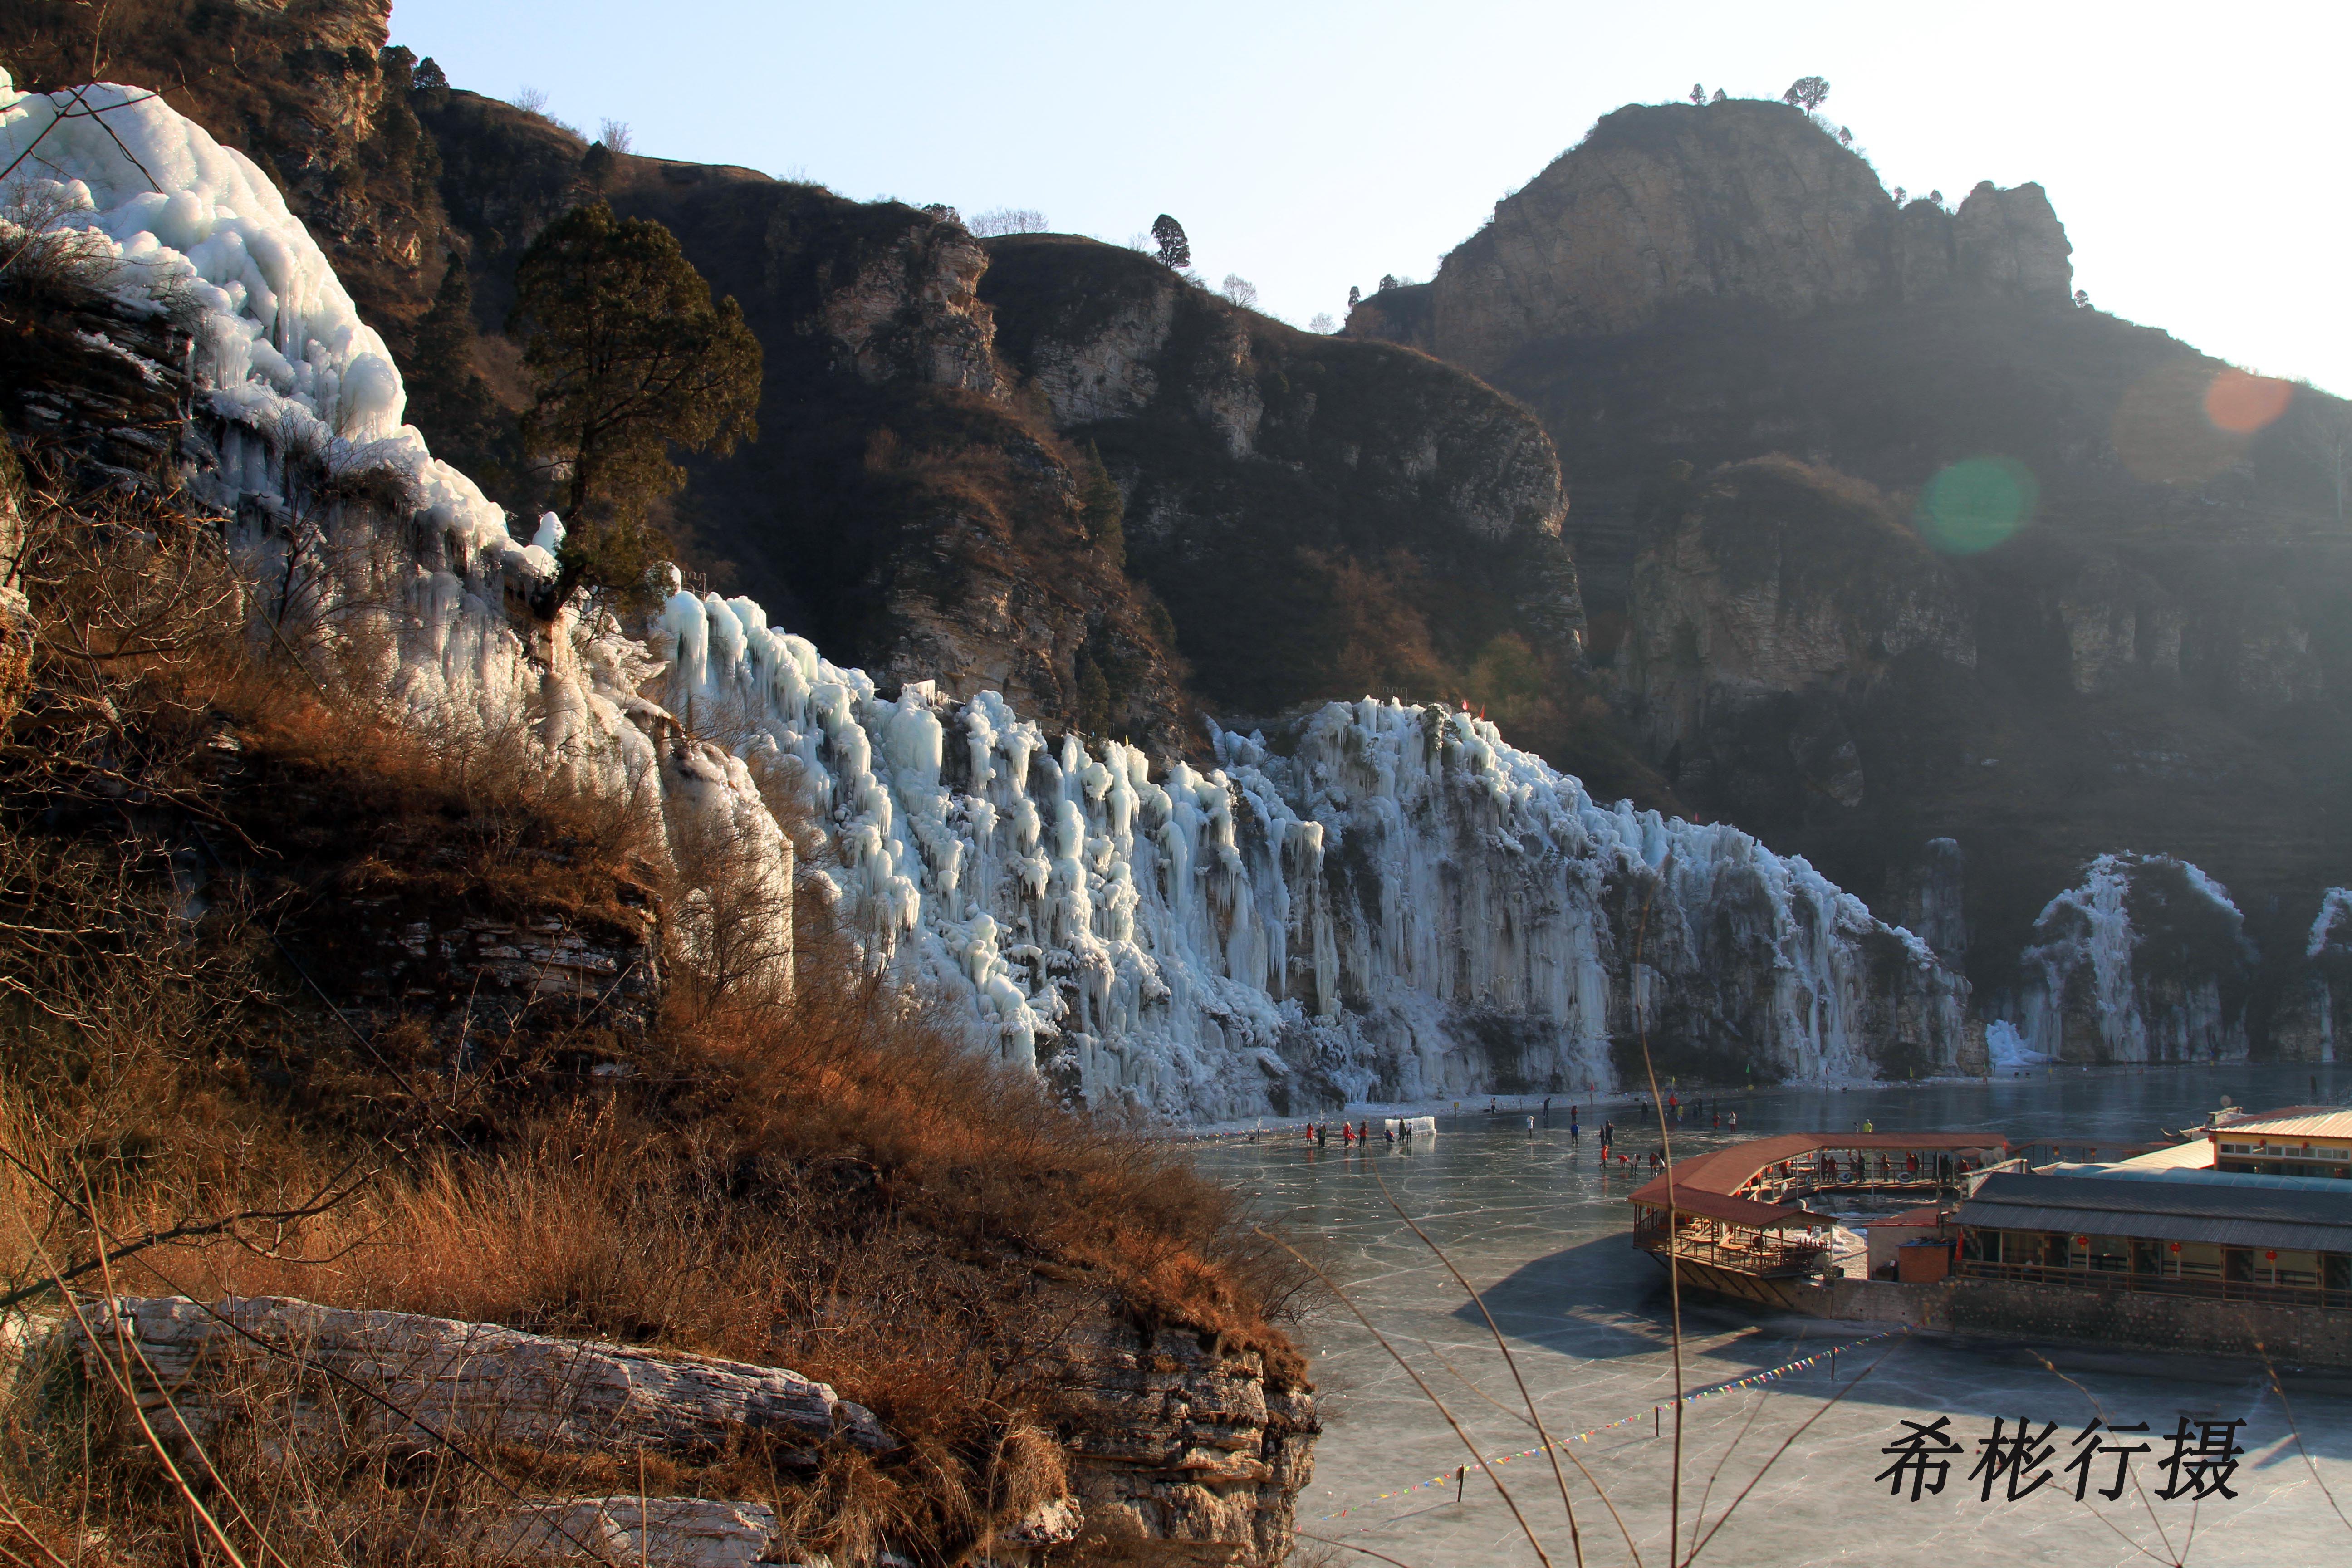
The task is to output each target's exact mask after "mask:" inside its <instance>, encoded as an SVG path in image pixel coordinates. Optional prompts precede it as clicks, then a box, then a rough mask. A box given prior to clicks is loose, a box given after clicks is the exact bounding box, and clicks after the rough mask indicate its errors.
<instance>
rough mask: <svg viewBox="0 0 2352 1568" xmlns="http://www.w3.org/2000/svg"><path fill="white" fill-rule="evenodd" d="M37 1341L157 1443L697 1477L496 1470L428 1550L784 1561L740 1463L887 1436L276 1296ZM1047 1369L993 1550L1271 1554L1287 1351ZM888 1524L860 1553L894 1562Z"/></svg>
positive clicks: (1107, 1329) (578, 1357) (783, 1533)
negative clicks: (599, 1485) (496, 1489)
mask: <svg viewBox="0 0 2352 1568" xmlns="http://www.w3.org/2000/svg"><path fill="white" fill-rule="evenodd" d="M49 1343H50V1348H49V1349H48V1350H47V1351H44V1350H41V1349H38V1348H36V1349H34V1350H33V1351H32V1352H31V1353H30V1354H29V1355H28V1356H26V1359H25V1361H24V1363H23V1371H22V1373H19V1375H23V1374H27V1373H28V1374H29V1375H31V1376H33V1377H35V1378H46V1377H48V1376H51V1375H53V1374H54V1373H55V1371H56V1365H57V1363H56V1358H57V1356H58V1355H59V1354H62V1355H63V1356H64V1357H65V1358H68V1359H69V1360H70V1361H72V1362H74V1363H79V1366H80V1368H81V1371H82V1375H84V1376H86V1377H88V1378H89V1379H90V1380H91V1381H92V1382H94V1383H97V1384H100V1385H101V1386H103V1385H104V1384H105V1382H106V1375H105V1373H104V1372H103V1371H102V1370H101V1369H102V1368H103V1367H106V1366H112V1367H114V1368H117V1369H119V1370H121V1371H122V1372H123V1374H124V1375H125V1376H126V1377H127V1378H128V1380H129V1386H130V1388H131V1393H132V1394H133V1395H134V1396H135V1398H136V1401H137V1405H138V1409H139V1414H140V1415H142V1416H143V1417H144V1419H145V1421H146V1422H147V1424H148V1425H149V1426H151V1427H152V1429H153V1430H154V1431H155V1432H156V1433H157V1435H158V1436H161V1437H162V1438H163V1440H165V1441H166V1442H167V1443H169V1444H172V1445H174V1446H181V1447H185V1446H189V1445H204V1446H205V1447H209V1448H213V1449H215V1451H217V1449H218V1447H219V1444H220V1441H221V1438H222V1435H223V1433H224V1432H225V1431H226V1430H228V1429H230V1428H233V1427H259V1428H260V1430H259V1431H258V1432H256V1433H253V1434H251V1436H258V1437H260V1439H261V1442H262V1445H263V1446H264V1447H265V1448H267V1449H269V1450H273V1451H279V1452H284V1451H289V1450H290V1451H291V1452H294V1453H299V1454H301V1455H304V1456H308V1457H311V1458H327V1459H329V1460H330V1461H332V1460H334V1459H335V1458H338V1457H350V1456H354V1455H359V1454H365V1455H368V1456H370V1457H371V1458H373V1459H374V1460H377V1461H379V1462H380V1461H381V1460H383V1459H385V1458H402V1457H414V1456H419V1455H422V1456H426V1457H438V1458H444V1459H447V1458H450V1457H451V1456H453V1455H456V1454H464V1455H466V1456H468V1457H469V1458H472V1459H473V1460H474V1462H476V1463H479V1462H480V1461H481V1459H482V1458H484V1457H488V1456H493V1455H495V1456H499V1457H500V1458H507V1459H511V1458H514V1457H516V1456H519V1455H533V1456H546V1455H562V1456H572V1457H574V1458H583V1459H587V1460H590V1461H593V1460H596V1459H599V1458H604V1459H613V1458H619V1459H625V1460H630V1461H634V1462H639V1463H640V1465H641V1460H642V1457H644V1456H651V1457H653V1458H656V1459H657V1460H660V1461H664V1462H665V1468H664V1469H663V1470H662V1471H661V1474H662V1475H663V1476H664V1477H665V1478H666V1479H670V1480H672V1481H673V1482H674V1481H676V1480H677V1479H680V1478H681V1477H684V1478H690V1480H689V1484H690V1485H693V1486H695V1487H698V1489H700V1490H701V1491H702V1492H703V1493H704V1495H702V1496H662V1495H653V1496H647V1495H645V1494H643V1493H632V1494H629V1495H625V1496H571V1495H555V1496H530V1495H527V1494H526V1493H523V1492H520V1491H518V1490H517V1489H515V1488H513V1487H504V1488H501V1489H500V1491H501V1492H502V1494H503V1495H501V1496H498V1497H494V1498H491V1499H488V1500H485V1502H484V1503H482V1504H481V1505H479V1506H473V1507H467V1508H463V1509H460V1510H455V1511H452V1512H445V1513H441V1514H436V1515H433V1516H429V1517H420V1518H418V1519H416V1520H415V1521H413V1524H414V1527H415V1529H417V1530H418V1531H419V1532H420V1534H421V1535H422V1536H423V1537H424V1538H425V1539H429V1540H431V1541H433V1542H436V1543H439V1544H441V1545H444V1546H449V1547H456V1548H458V1549H461V1550H473V1551H490V1552H497V1553H498V1554H499V1555H500V1556H501V1557H511V1558H514V1559H517V1560H520V1561H527V1562H555V1561H563V1560H567V1559H575V1558H587V1559H591V1560H593V1559H598V1558H603V1559H604V1560H606V1561H612V1562H627V1563H635V1562H638V1561H641V1560H642V1561H645V1562H648V1563H655V1562H657V1563H665V1564H666V1565H667V1568H752V1565H753V1564H755V1563H799V1562H802V1561H803V1560H804V1557H803V1552H802V1551H801V1550H800V1549H799V1548H798V1547H797V1546H796V1545H795V1544H794V1542H793V1541H792V1539H791V1533H790V1531H789V1530H788V1529H787V1528H786V1526H785V1524H784V1522H783V1521H782V1519H781V1517H780V1515H779V1513H778V1510H777V1508H776V1507H775V1506H774V1505H775V1498H774V1496H773V1495H772V1488H771V1489H762V1490H761V1491H760V1492H758V1493H756V1494H751V1495H739V1493H740V1490H741V1489H742V1485H743V1483H742V1480H741V1477H742V1475H743V1474H744V1473H746V1472H747V1469H748V1470H749V1471H751V1472H762V1471H764V1472H768V1473H771V1474H773V1473H776V1472H781V1474H782V1476H783V1477H784V1478H786V1479H805V1477H806V1475H807V1473H808V1472H810V1471H813V1470H814V1469H815V1468H817V1467H818V1466H819V1465H820V1464H821V1463H823V1462H824V1460H825V1458H826V1457H827V1456H838V1455H841V1454H845V1453H848V1452H853V1451H854V1452H856V1453H858V1454H862V1455H864V1456H866V1458H868V1459H869V1460H871V1461H875V1462H879V1463H882V1464H885V1465H887V1464H890V1463H893V1462H894V1456H896V1455H898V1453H899V1452H900V1450H901V1448H902V1447H903V1446H902V1445H901V1444H900V1443H899V1441H898V1439H897V1438H895V1437H893V1436H891V1434H890V1433H889V1432H888V1431H887V1430H886V1429H885V1428H884V1426H883V1425H882V1423H880V1422H879V1421H877V1419H876V1418H875V1416H874V1415H873V1413H872V1412H870V1411H868V1410H866V1408H865V1407H864V1406H863V1405H856V1404H854V1403H852V1402H850V1401H847V1400H844V1399H841V1398H839V1397H837V1396H836V1395H835V1393H834V1391H833V1389H832V1388H831V1387H830V1386H828V1385H827V1384H822V1383H815V1382H812V1381H810V1380H809V1379H806V1378H803V1377H801V1376H800V1375H799V1374H797V1373H793V1372H789V1371H784V1370H782V1369H779V1368H774V1367H763V1366H755V1365H751V1364H749V1363H740V1362H730V1361H722V1360H719V1359H716V1358H712V1357H708V1356H696V1355H686V1354H680V1353H677V1352H667V1351H666V1352H652V1351H645V1350H637V1349H633V1348H631V1347H627V1346H623V1345H616V1344H605V1343H599V1342H591V1341H579V1340H562V1339H553V1338H549V1337H547V1336H544V1335H539V1334H528V1333H521V1332H518V1331H514V1330H511V1329H506V1328H501V1327H499V1326H498V1325H496V1324H490V1323H467V1322H457V1321H450V1320H446V1319H440V1318H430V1317H420V1316H416V1315H414V1314H410V1313H403V1312H385V1311H354V1310H344V1309H339V1308H332V1307H323V1306H320V1305H318V1304H316V1303H313V1302H310V1301H302V1300H293V1299H290V1298H285V1297H252V1298H235V1297H232V1298H224V1299H223V1300H217V1301H212V1302H199V1301H194V1300H188V1299H186V1298H183V1297H151V1298H127V1297H126V1298H119V1299H116V1300H95V1301H91V1302H89V1303H86V1304H84V1305H83V1306H82V1307H81V1308H80V1310H79V1313H78V1314H67V1315H64V1316H62V1317H61V1318H60V1320H59V1321H58V1327H57V1328H56V1330H55V1331H54V1332H53V1333H52V1334H51V1336H50V1342H49ZM126 1346H127V1347H130V1348H131V1351H132V1352H135V1353H132V1354H130V1355H128V1356H126V1354H125V1347H126ZM126 1363H127V1364H126ZM11 1370H12V1371H15V1370H16V1369H14V1368H12V1369H11ZM1045 1389H1046V1394H1045V1411H1044V1418H1045V1420H1046V1421H1047V1422H1048V1423H1049V1424H1050V1426H1051V1427H1052V1429H1053V1432H1054V1433H1055V1436H1057V1438H1058V1440H1059V1444H1060V1447H1061V1449H1062V1454H1063V1458H1062V1464H1063V1466H1064V1468H1065V1470H1066V1474H1067V1477H1068V1483H1067V1487H1066V1489H1061V1488H1055V1489H1053V1490H1054V1491H1055V1494H1056V1495H1053V1496H1049V1497H1045V1498H1044V1499H1042V1500H1036V1501H1034V1502H1031V1503H1028V1504H1026V1505H1017V1513H1018V1517H1013V1518H1008V1519H1006V1520H1004V1521H1002V1522H1000V1523H998V1524H997V1525H996V1526H995V1527H994V1528H993V1529H992V1531H989V1534H988V1541H989V1546H988V1560H989V1561H992V1562H994V1563H1000V1564H1004V1565H1007V1568H1009V1565H1011V1564H1016V1563H1032V1562H1045V1561H1054V1560H1056V1559H1055V1558H1053V1557H1052V1556H1051V1555H1050V1553H1051V1552H1052V1551H1053V1549H1055V1548H1056V1547H1063V1546H1066V1545H1069V1544H1070V1543H1072V1542H1076V1543H1078V1544H1077V1546H1076V1550H1078V1551H1079V1552H1082V1553H1084V1554H1085V1556H1084V1560H1085V1561H1088V1562H1123V1563H1171V1564H1174V1563H1189V1564H1202V1565H1206V1564H1230V1565H1233V1568H1275V1565H1276V1564H1278V1563H1282V1562H1283V1561H1284V1560H1285V1559H1286V1556H1287V1555H1288V1552H1289V1551H1290V1547H1291V1545H1292V1543H1293V1542H1294V1540H1295V1531H1296V1519H1295V1512H1296V1507H1297V1497H1298V1494H1299V1492H1300V1491H1301V1490H1302V1489H1304V1488H1305V1487H1306V1485H1307V1481H1308V1480H1309V1479H1311V1477H1312V1476H1313V1474H1314V1459H1313V1451H1314V1443H1315V1438H1316V1436H1317V1435H1318V1433H1319V1432H1320V1431H1321V1430H1322V1428H1321V1426H1319V1425H1318V1422H1317V1420H1316V1415H1315V1402H1314V1398H1313V1396H1312V1395H1311V1394H1309V1393H1308V1392H1307V1390H1306V1389H1305V1387H1304V1386H1302V1385H1301V1384H1300V1383H1299V1381H1298V1378H1297V1373H1296V1371H1295V1370H1294V1369H1288V1368H1286V1369H1280V1370H1276V1369H1270V1368H1269V1367H1268V1365H1267V1363H1266V1361H1265V1357H1264V1356H1263V1355H1262V1354H1261V1353H1260V1352H1256V1351H1255V1350H1247V1349H1244V1348H1241V1347H1238V1346H1233V1345H1227V1344H1224V1343H1223V1342H1220V1341H1219V1339H1218V1338H1217V1336H1216V1335H1214V1334H1210V1333H1203V1332H1201V1331H1192V1330H1183V1329H1177V1328H1169V1327H1153V1328H1138V1327H1136V1326H1134V1325H1131V1324H1124V1323H1119V1324H1106V1325H1103V1326H1100V1327H1097V1328H1094V1329H1090V1330H1086V1331H1080V1332H1079V1333H1077V1334H1076V1336H1075V1337H1073V1338H1072V1339H1070V1340H1068V1341H1066V1342H1064V1344H1063V1346H1062V1348H1061V1350H1060V1352H1058V1360H1057V1363H1056V1364H1055V1367H1054V1368H1053V1369H1052V1370H1051V1372H1050V1373H1048V1375H1047V1377H1046V1379H1045ZM121 1418H122V1419H124V1420H125V1421H128V1420H130V1419H131V1415H130V1412H129V1411H128V1410H127V1409H126V1410H124V1411H123V1412H122V1413H121ZM746 1461H748V1465H747V1463H746ZM566 1473H568V1472H565V1471H563V1470H562V1469H561V1468H557V1469H555V1470H553V1471H551V1474H554V1475H556V1476H558V1477H561V1476H562V1475H563V1474H566ZM638 1474H639V1475H640V1476H642V1474H643V1471H642V1468H640V1469H639V1471H638ZM730 1488H732V1489H730ZM888 1544H889V1543H888V1542H884V1543H883V1550H882V1551H881V1552H878V1553H877V1557H876V1560H877V1561H879V1562H888V1561H890V1560H891V1557H890V1554H889V1553H888V1551H887V1547H888ZM900 1544H902V1545H908V1544H912V1543H911V1542H901V1543H900ZM812 1561H814V1560H812Z"/></svg>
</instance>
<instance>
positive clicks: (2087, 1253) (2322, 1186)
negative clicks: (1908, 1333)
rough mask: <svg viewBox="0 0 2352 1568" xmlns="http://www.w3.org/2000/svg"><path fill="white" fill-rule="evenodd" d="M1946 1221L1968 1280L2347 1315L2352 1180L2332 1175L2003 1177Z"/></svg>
mask: <svg viewBox="0 0 2352 1568" xmlns="http://www.w3.org/2000/svg"><path fill="white" fill-rule="evenodd" d="M1955 1218H1956V1222H1957V1224H1958V1226H1959V1227H1960V1232H1961V1265H1960V1267H1961V1272H1962V1273H1963V1274H1964V1275H1967V1276H1969V1277H1973V1278H1979V1279H1987V1278H1990V1279H2021V1280H2032V1281H2039V1282H2042V1283H2049V1284H2070V1285H2084V1284H2094V1285H2109V1286H2114V1287H2116V1288H2121V1289H2147V1290H2158V1291H2167V1292H2174V1293H2184V1294H2200V1295H2219V1296H2221V1297H2222V1298H2223V1299H2225V1300H2268V1301H2273V1302H2277V1303H2281V1304H2293V1305H2301V1306H2319V1307H2334V1308H2352V1184H2346V1183H2343V1182H2340V1181H2337V1180H2336V1179H2334V1178H2332V1177H2316V1178H2315V1177H2306V1176H2292V1175H2272V1174H2255V1173H2237V1172H2230V1171H2222V1170H2200V1169H2194V1168H2180V1167H2169V1168H2168V1167H2164V1166H2142V1167H2137V1168H2135V1167H2131V1166H2124V1165H2110V1166H2082V1167H2071V1168H2069V1167H2056V1168H2045V1169H2043V1170H2040V1171H2033V1172H2008V1171H2002V1172H1995V1173H1992V1174H1990V1175H1988V1176H1986V1177H1985V1178H1984V1180H1983V1181H1982V1182H1981V1183H1979V1184H1978V1186H1977V1189H1976V1191H1975V1192H1974V1193H1973V1194H1970V1195H1969V1198H1968V1200H1967V1201H1966V1202H1964V1203H1962V1204H1961V1205H1960V1206H1959V1209H1958V1214H1957V1215H1956V1216H1955Z"/></svg>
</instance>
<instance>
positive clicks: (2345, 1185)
mask: <svg viewBox="0 0 2352 1568" xmlns="http://www.w3.org/2000/svg"><path fill="white" fill-rule="evenodd" d="M2067 1174H2068V1175H2069V1176H2088V1177H2090V1178H2092V1179H2094V1180H2096V1181H2105V1182H2115V1181H2123V1182H2184V1183H2193V1184H2196V1185H2198V1186H2204V1187H2240V1188H2255V1189H2259V1188H2265V1187H2267V1188H2269V1189H2271V1190H2273V1191H2274V1192H2286V1193H2334V1194H2337V1195H2338V1196H2340V1197H2342V1198H2343V1199H2344V1200H2345V1202H2346V1203H2347V1205H2352V1181H2347V1180H2345V1179H2344V1178H2342V1177H2340V1176H2264V1175H2258V1174H2256V1173H2253V1172H2252V1171H2216V1170H2214V1169H2212V1168H2211V1167H2210V1166H2202V1167H2199V1166H2186V1165H2174V1166H2162V1165H2128V1164H2126V1165H2077V1166H2074V1167H2073V1168H2072V1169H2070V1170H2069V1171H2068V1172H2067Z"/></svg>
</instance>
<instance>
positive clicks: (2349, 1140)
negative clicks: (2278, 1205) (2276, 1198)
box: [2205, 1105, 2352, 1182]
mask: <svg viewBox="0 0 2352 1568" xmlns="http://www.w3.org/2000/svg"><path fill="white" fill-rule="evenodd" d="M2205 1141H2206V1142H2208V1143H2210V1144H2211V1145H2212V1148H2213V1167H2214V1169H2216V1170H2220V1171H2242V1172H2245V1173H2249V1174H2255V1175H2272V1176H2316V1177H2321V1178H2324V1179H2331V1180H2335V1181H2339V1182H2341V1181H2352V1110H2341V1109H2338V1108H2336V1107H2334V1106H2326V1105H2294V1106H2289V1107H2287V1108H2285V1109H2284V1110H2266V1111H2261V1112H2258V1113H2255V1114H2252V1115H2243V1116H2233V1117H2230V1118H2228V1119H2226V1120H2222V1119H2217V1120H2216V1121H2215V1123H2214V1125H2212V1126H2211V1127H2209V1128H2208V1129H2206V1132H2205Z"/></svg>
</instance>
